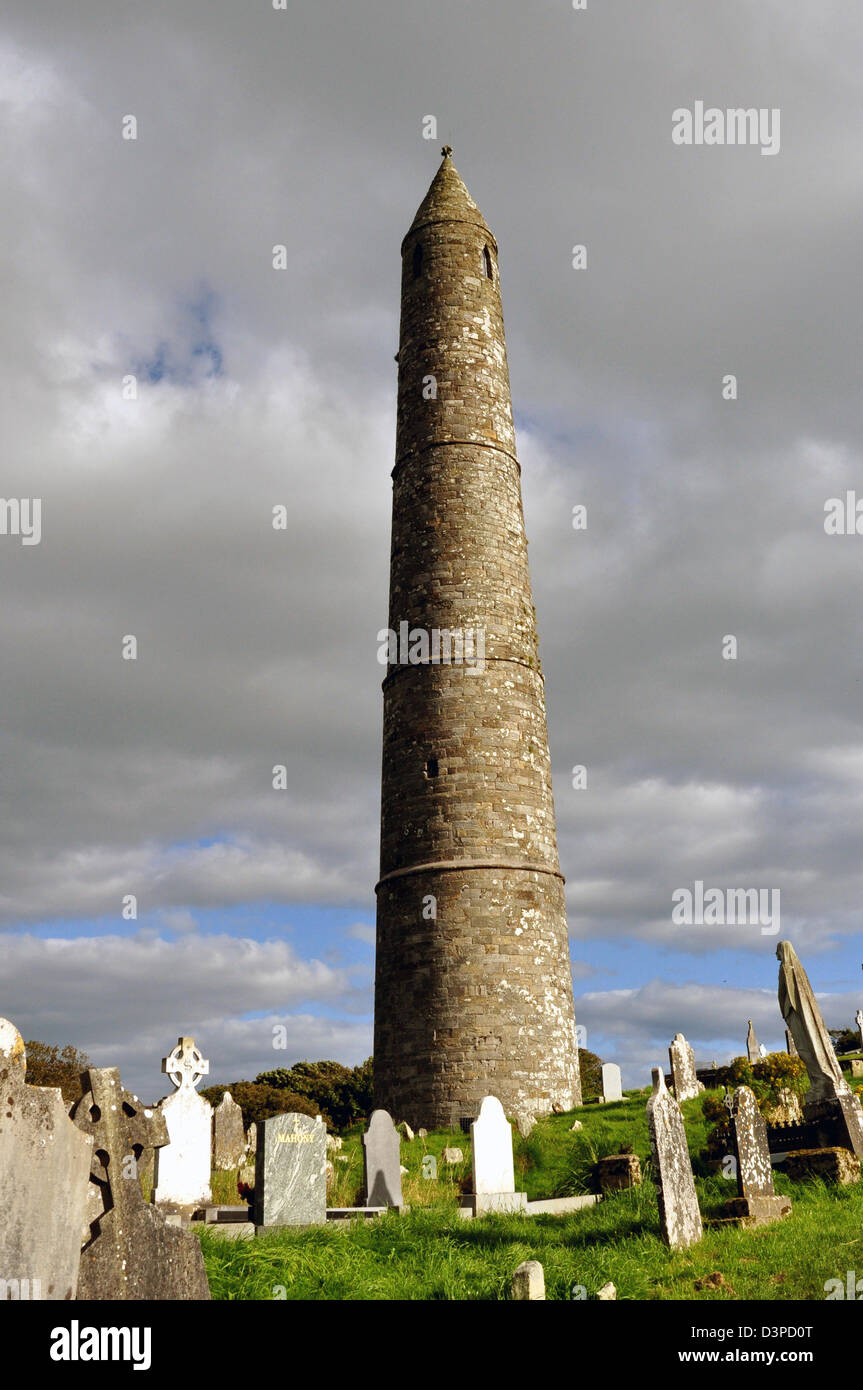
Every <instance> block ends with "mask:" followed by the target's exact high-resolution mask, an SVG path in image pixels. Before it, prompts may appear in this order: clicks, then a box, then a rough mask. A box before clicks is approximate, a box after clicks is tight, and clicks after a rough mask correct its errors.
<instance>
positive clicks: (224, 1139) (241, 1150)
mask: <svg viewBox="0 0 863 1390" xmlns="http://www.w3.org/2000/svg"><path fill="white" fill-rule="evenodd" d="M202 1099H203V1097H202ZM245 1156H246V1135H245V1132H244V1130H243V1112H242V1110H241V1109H240V1107H239V1105H238V1104H237V1102H236V1101H235V1100H234V1098H233V1096H232V1095H231V1093H230V1091H226V1092H225V1094H224V1095H223V1096H222V1099H221V1101H220V1102H219V1104H218V1105H217V1106H216V1108H215V1110H214V1111H213V1167H214V1168H216V1169H218V1170H220V1171H222V1172H226V1171H228V1170H229V1169H231V1168H239V1166H240V1164H241V1163H242V1161H243V1159H244V1158H245Z"/></svg>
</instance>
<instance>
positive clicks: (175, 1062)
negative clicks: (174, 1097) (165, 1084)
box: [162, 1038, 210, 1091]
mask: <svg viewBox="0 0 863 1390" xmlns="http://www.w3.org/2000/svg"><path fill="white" fill-rule="evenodd" d="M209 1070H210V1063H209V1061H207V1060H206V1059H205V1058H204V1055H203V1053H202V1052H201V1049H200V1048H198V1047H196V1046H195V1039H194V1038H178V1039H177V1046H176V1047H175V1048H174V1049H173V1051H171V1052H169V1053H168V1055H167V1057H163V1058H162V1071H163V1072H166V1073H167V1075H168V1076H170V1078H171V1080H172V1081H173V1083H174V1085H175V1086H176V1087H177V1089H178V1090H181V1091H182V1090H189V1091H192V1090H194V1088H195V1087H196V1086H197V1084H198V1082H199V1081H200V1080H201V1077H202V1076H206V1075H207V1073H208V1072H209Z"/></svg>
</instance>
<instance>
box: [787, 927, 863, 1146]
mask: <svg viewBox="0 0 863 1390" xmlns="http://www.w3.org/2000/svg"><path fill="white" fill-rule="evenodd" d="M776 956H777V958H778V960H779V963H780V964H779V1008H780V1009H781V1011H782V1017H783V1018H784V1019H785V1022H786V1024H787V1025H788V1028H789V1029H790V1031H791V1036H792V1037H793V1038H794V1042H795V1043H796V1045H797V1051H798V1053H799V1054H800V1057H801V1060H802V1061H803V1064H804V1066H805V1067H806V1071H807V1073H808V1075H809V1091H808V1092H807V1095H806V1101H805V1104H804V1106H803V1115H804V1119H805V1120H806V1121H807V1122H813V1123H817V1122H818V1121H822V1120H830V1121H831V1122H833V1123H836V1124H838V1125H839V1127H840V1130H841V1133H842V1140H843V1144H844V1146H847V1147H848V1148H849V1149H852V1150H853V1151H854V1153H856V1154H857V1156H858V1158H861V1157H863V1108H861V1106H860V1101H859V1099H858V1097H857V1096H856V1095H854V1093H853V1091H852V1090H851V1087H850V1086H849V1085H848V1082H847V1081H846V1080H845V1077H844V1076H843V1075H842V1070H841V1068H840V1066H839V1063H838V1061H837V1060H836V1053H835V1051H834V1050H833V1043H832V1042H831V1039H830V1034H829V1033H828V1032H827V1029H826V1027H825V1025H824V1019H823V1017H822V1014H821V1009H820V1008H819V1006H818V1001H817V1000H816V998H815V992H814V990H813V989H812V986H811V984H810V983H809V976H808V975H807V974H806V971H805V970H804V969H803V966H802V965H801V963H800V961H799V959H798V957H797V953H796V951H795V950H794V947H793V946H792V945H791V943H790V941H780V942H779V944H778V946H777V947H776Z"/></svg>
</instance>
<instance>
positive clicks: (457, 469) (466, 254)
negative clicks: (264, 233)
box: [374, 147, 581, 1128]
mask: <svg viewBox="0 0 863 1390" xmlns="http://www.w3.org/2000/svg"><path fill="white" fill-rule="evenodd" d="M451 153H452V152H451V150H450V149H449V147H446V148H445V149H444V158H443V163H442V164H441V166H440V169H439V170H438V172H437V174H436V175H435V178H434V180H433V182H432V184H431V187H430V188H429V191H428V193H427V194H426V197H425V198H424V199H423V202H422V203H421V205H420V208H419V210H418V212H417V215H416V217H415V218H414V220H413V223H412V225H411V228H410V230H409V232H408V234H407V236H406V237H405V239H404V242H403V243H402V294H401V333H400V339H399V352H398V359H397V360H398V364H399V386H398V429H397V438H396V462H395V468H394V469H393V474H392V477H393V520H392V556H391V570H390V618H389V632H390V637H389V643H388V651H387V653H386V655H388V658H389V660H388V667H387V675H386V679H385V680H384V683H383V690H384V736H383V777H382V783H383V786H382V804H381V878H380V882H379V883H378V885H377V890H376V891H377V904H378V908H377V973H376V980H375V1043H374V1074H375V1105H376V1106H379V1107H382V1108H385V1109H387V1110H389V1111H390V1113H391V1114H393V1116H394V1118H395V1119H397V1120H402V1119H405V1120H408V1121H409V1122H410V1123H411V1124H412V1125H415V1126H416V1125H425V1126H426V1127H427V1128H431V1127H433V1126H449V1125H454V1124H456V1123H457V1122H458V1121H459V1120H460V1119H462V1118H464V1117H467V1116H470V1117H474V1116H476V1114H477V1112H478V1110H479V1104H480V1101H481V1100H482V1098H483V1096H485V1095H489V1094H492V1095H496V1096H497V1097H498V1099H499V1100H500V1101H501V1102H502V1103H503V1106H504V1108H505V1109H506V1110H507V1112H508V1113H510V1114H512V1113H513V1112H514V1111H515V1110H517V1109H522V1108H524V1109H529V1110H532V1111H534V1112H535V1113H537V1114H542V1113H547V1112H548V1111H549V1110H550V1109H551V1108H552V1106H553V1105H555V1104H560V1105H561V1106H562V1107H563V1108H564V1109H569V1108H571V1107H572V1106H574V1105H578V1104H580V1103H581V1088H580V1083H579V1069H578V1049H577V1045H576V1036H575V1014H574V1008H573V997H572V977H571V973H570V963H569V948H568V941H567V930H566V909H565V904H564V890H563V878H562V876H561V873H560V868H559V864H558V857H557V838H556V833H555V824H554V805H553V801H552V793H551V768H550V761H549V753H548V735H547V732H546V720H545V697H544V691H543V678H542V671H541V668H540V664H539V657H538V652H537V633H536V618H535V613H534V609H533V605H532V603H531V591H530V577H529V574H528V564H527V542H526V540H525V534H524V520H523V515H522V505H521V483H520V469H519V464H518V459H517V458H516V453H515V433H514V429H513V421H512V406H511V402H510V388H509V372H508V368H507V359H506V345H505V341H504V329H503V312H502V307H501V297H500V280H499V275H498V252H497V242H496V241H495V239H494V236H493V235H492V233H491V231H490V230H489V228H488V226H487V225H486V222H485V219H484V218H483V216H482V213H481V212H480V210H479V208H478V207H477V206H476V204H475V203H474V201H473V199H472V198H471V196H470V194H469V193H468V191H467V188H466V187H465V185H464V183H463V182H462V180H461V178H460V176H459V174H458V172H457V171H456V169H455V166H454V165H453V163H452V160H451V157H450V156H451ZM382 650H383V649H382ZM382 659H384V658H383V656H382Z"/></svg>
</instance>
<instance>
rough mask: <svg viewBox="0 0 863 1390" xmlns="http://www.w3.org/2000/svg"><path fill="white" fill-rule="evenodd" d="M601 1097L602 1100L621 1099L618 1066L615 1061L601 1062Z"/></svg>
mask: <svg viewBox="0 0 863 1390" xmlns="http://www.w3.org/2000/svg"><path fill="white" fill-rule="evenodd" d="M602 1099H603V1100H604V1101H610V1100H623V1089H622V1087H621V1084H620V1067H619V1066H618V1065H617V1063H616V1062H603V1064H602Z"/></svg>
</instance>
